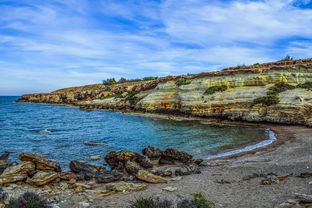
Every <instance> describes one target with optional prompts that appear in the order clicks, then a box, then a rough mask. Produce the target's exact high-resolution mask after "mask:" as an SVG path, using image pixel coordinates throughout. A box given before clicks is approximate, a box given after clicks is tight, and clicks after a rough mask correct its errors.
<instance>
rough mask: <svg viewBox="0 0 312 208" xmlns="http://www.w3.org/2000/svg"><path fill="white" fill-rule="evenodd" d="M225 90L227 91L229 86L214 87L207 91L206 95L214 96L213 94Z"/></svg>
mask: <svg viewBox="0 0 312 208" xmlns="http://www.w3.org/2000/svg"><path fill="white" fill-rule="evenodd" d="M225 90H227V86H224V85H222V86H212V87H209V88H208V89H207V90H206V91H205V93H204V94H208V95H212V94H214V93H216V92H223V91H225Z"/></svg>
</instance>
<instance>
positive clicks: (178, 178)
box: [170, 176, 182, 182]
mask: <svg viewBox="0 0 312 208" xmlns="http://www.w3.org/2000/svg"><path fill="white" fill-rule="evenodd" d="M181 180H182V176H178V177H174V178H170V181H175V182H177V181H181Z"/></svg>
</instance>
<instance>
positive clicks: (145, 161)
mask: <svg viewBox="0 0 312 208" xmlns="http://www.w3.org/2000/svg"><path fill="white" fill-rule="evenodd" d="M135 161H136V162H137V163H139V164H140V165H141V166H142V167H143V168H152V167H153V164H152V163H151V161H150V159H149V158H148V157H147V156H144V155H139V156H138V157H137V158H136V160H135Z"/></svg>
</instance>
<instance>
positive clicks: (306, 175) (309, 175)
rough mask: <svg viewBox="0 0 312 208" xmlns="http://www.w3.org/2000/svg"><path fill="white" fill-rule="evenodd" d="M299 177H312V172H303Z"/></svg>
mask: <svg viewBox="0 0 312 208" xmlns="http://www.w3.org/2000/svg"><path fill="white" fill-rule="evenodd" d="M298 177H300V178H309V177H312V172H305V173H301V174H300V175H299V176H298Z"/></svg>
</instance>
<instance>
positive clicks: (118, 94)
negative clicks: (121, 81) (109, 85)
mask: <svg viewBox="0 0 312 208" xmlns="http://www.w3.org/2000/svg"><path fill="white" fill-rule="evenodd" d="M113 97H115V98H122V93H121V92H116V93H115V95H113Z"/></svg>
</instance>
